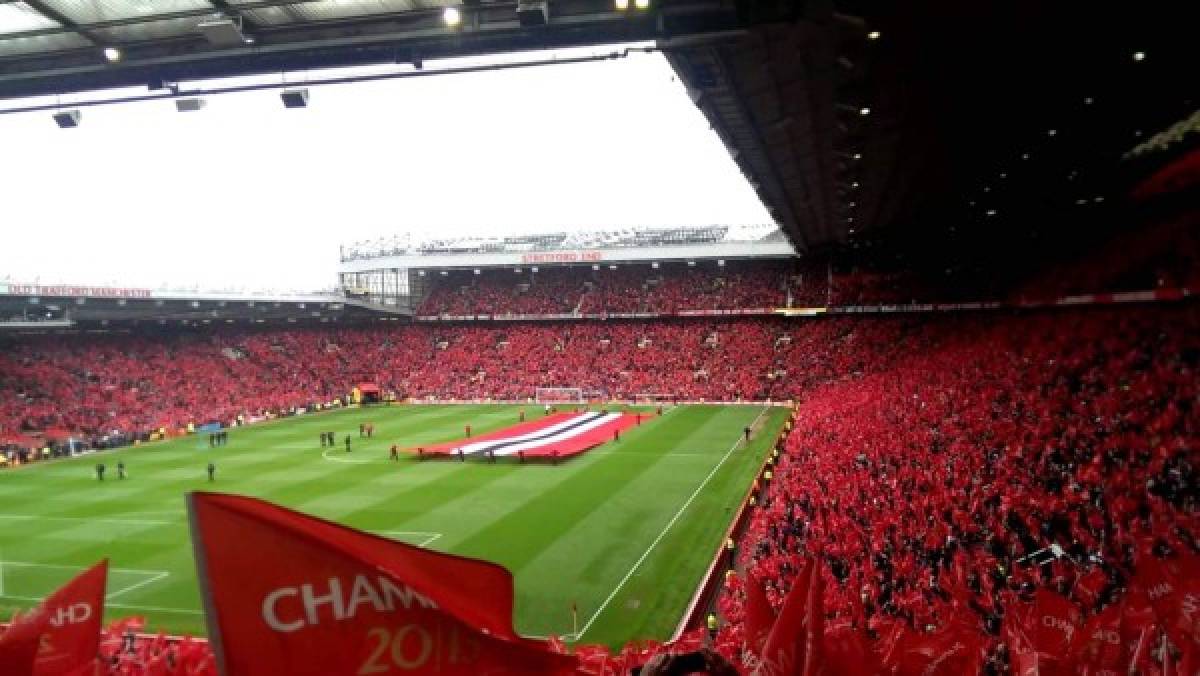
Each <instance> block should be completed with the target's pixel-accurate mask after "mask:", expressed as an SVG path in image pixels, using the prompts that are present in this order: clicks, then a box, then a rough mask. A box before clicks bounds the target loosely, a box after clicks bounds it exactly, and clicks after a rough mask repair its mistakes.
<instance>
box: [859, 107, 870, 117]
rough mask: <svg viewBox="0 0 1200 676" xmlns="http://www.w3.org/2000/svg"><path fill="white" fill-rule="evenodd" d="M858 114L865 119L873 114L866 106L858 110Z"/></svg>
mask: <svg viewBox="0 0 1200 676" xmlns="http://www.w3.org/2000/svg"><path fill="white" fill-rule="evenodd" d="M858 114H859V115H862V116H863V117H866V116H868V115H870V114H871V109H870V108H868V107H866V106H863V107H862V108H859V109H858Z"/></svg>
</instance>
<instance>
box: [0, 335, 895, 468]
mask: <svg viewBox="0 0 1200 676" xmlns="http://www.w3.org/2000/svg"><path fill="white" fill-rule="evenodd" d="M893 331H894V329H892V328H890V327H889V326H885V325H884V324H870V323H866V324H863V325H862V326H859V327H855V326H854V325H853V324H850V323H846V322H838V321H828V322H816V323H806V324H798V323H788V322H785V321H784V320H779V319H727V320H708V319H706V320H665V321H656V322H633V321H609V322H568V323H547V322H530V323H513V324H507V323H506V324H486V325H483V324H415V325H406V326H402V327H395V328H394V327H392V326H388V327H375V326H370V327H347V328H340V329H334V328H326V327H322V328H302V329H293V330H262V331H233V330H229V331H223V330H214V331H211V332H194V333H178V334H175V333H167V334H161V335H153V334H146V335H139V336H128V335H109V336H93V335H69V336H45V337H32V338H24V339H15V340H12V341H11V342H9V343H8V344H6V345H5V348H4V350H3V351H2V352H0V391H3V392H5V393H6V396H5V397H2V398H0V435H3V436H4V437H5V438H15V439H18V440H19V439H35V438H37V437H35V436H32V435H34V433H35V432H38V433H44V432H46V431H48V430H54V429H59V430H65V431H68V433H69V435H70V436H76V437H80V438H84V439H86V440H87V441H88V442H89V443H90V444H91V445H93V446H97V445H99V446H103V445H104V444H105V443H107V442H106V439H111V440H121V439H125V440H127V439H128V438H130V437H133V438H144V435H145V434H147V433H149V432H152V431H156V430H159V429H160V428H166V429H167V430H175V429H179V428H182V427H185V426H187V425H188V424H189V423H194V424H196V425H200V424H204V423H208V422H220V423H222V424H224V425H229V424H232V423H234V422H235V421H237V420H238V418H239V416H243V417H244V418H254V417H262V416H265V415H280V414H287V413H288V412H289V411H290V410H291V409H292V408H293V407H308V406H311V405H313V404H315V403H321V402H329V401H330V400H332V399H334V398H337V397H340V396H343V395H344V394H345V393H346V392H347V391H348V390H349V388H350V387H352V386H353V384H354V383H357V382H364V381H367V382H375V383H378V384H379V385H380V386H381V387H382V388H384V389H385V390H387V391H391V392H394V393H395V394H396V395H397V396H398V397H401V398H404V397H413V398H420V399H429V398H434V399H441V400H446V399H484V398H492V399H522V400H523V399H526V398H528V397H532V396H533V395H534V394H535V391H536V389H537V388H538V387H564V386H569V387H581V388H583V389H584V390H586V391H587V392H589V393H590V394H593V395H595V396H606V397H620V398H632V397H636V396H638V395H643V394H657V395H668V396H671V397H677V398H683V399H706V400H737V399H753V400H763V399H775V400H779V399H784V398H787V397H790V396H792V395H794V394H795V393H797V392H799V391H801V390H802V389H803V388H805V387H807V386H808V384H809V383H811V382H814V381H819V380H822V379H828V378H834V377H839V374H842V373H852V372H853V371H854V370H855V369H856V368H858V362H859V358H858V357H851V358H848V357H846V356H844V355H851V356H852V355H853V354H854V353H843V352H840V351H836V350H835V351H832V353H831V350H830V349H829V347H828V346H839V345H842V344H844V343H846V342H847V341H848V342H851V343H853V342H854V341H855V340H862V339H863V338H862V337H863V336H874V335H876V334H879V333H882V334H883V337H880V338H879V342H881V343H882V342H885V341H886V340H887V338H886V337H887V336H890V335H891V334H892V333H893Z"/></svg>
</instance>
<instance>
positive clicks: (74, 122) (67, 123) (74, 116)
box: [54, 110, 83, 129]
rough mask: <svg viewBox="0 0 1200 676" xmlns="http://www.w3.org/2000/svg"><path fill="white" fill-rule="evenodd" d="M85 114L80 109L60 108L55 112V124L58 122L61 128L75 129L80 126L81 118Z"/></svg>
mask: <svg viewBox="0 0 1200 676" xmlns="http://www.w3.org/2000/svg"><path fill="white" fill-rule="evenodd" d="M82 117H83V114H82V113H80V112H79V111H78V110H60V111H58V112H57V113H55V114H54V124H57V125H58V127H59V129H74V128H75V127H78V126H79V120H80V119H81V118H82Z"/></svg>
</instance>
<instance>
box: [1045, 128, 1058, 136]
mask: <svg viewBox="0 0 1200 676" xmlns="http://www.w3.org/2000/svg"><path fill="white" fill-rule="evenodd" d="M1057 135H1058V130H1057V129H1047V130H1046V136H1057Z"/></svg>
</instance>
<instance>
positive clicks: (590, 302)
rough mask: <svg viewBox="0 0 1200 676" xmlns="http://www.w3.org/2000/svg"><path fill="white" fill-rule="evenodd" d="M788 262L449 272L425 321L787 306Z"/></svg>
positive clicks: (424, 309) (425, 304) (425, 310)
mask: <svg viewBox="0 0 1200 676" xmlns="http://www.w3.org/2000/svg"><path fill="white" fill-rule="evenodd" d="M790 268H791V266H790V264H788V263H763V262H756V263H754V264H743V263H739V262H736V261H730V262H729V263H728V264H726V265H720V266H718V265H717V264H716V263H714V262H712V261H703V262H700V263H697V264H696V265H695V266H690V265H687V264H684V263H664V264H662V265H661V266H658V267H654V266H651V265H648V264H647V265H633V264H625V265H620V266H613V265H600V264H596V265H595V266H575V267H551V268H543V269H541V270H539V271H538V272H532V271H530V270H528V269H523V270H521V271H520V272H510V271H508V270H486V271H481V272H480V274H474V273H473V272H448V273H447V274H446V275H438V276H437V277H435V278H433V279H434V287H433V290H432V291H431V292H430V294H429V295H428V296H427V297H426V298H425V300H424V301H422V302H421V305H420V307H419V308H418V310H417V314H418V315H421V316H434V315H440V316H460V317H461V316H466V315H479V314H488V315H515V314H572V313H580V314H605V313H618V312H657V313H674V312H679V311H689V310H741V309H758V310H763V309H767V308H776V307H784V306H787V305H788V304H789V292H790V289H789V284H790V283H791V282H792V281H793V278H792V276H791V274H790V272H791V270H790Z"/></svg>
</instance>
